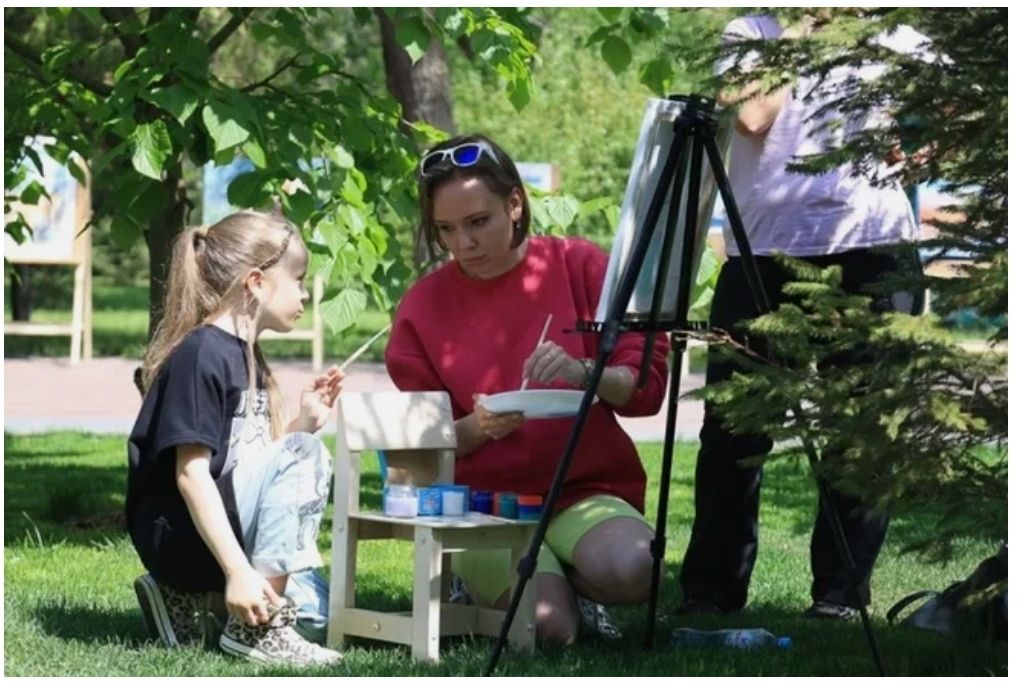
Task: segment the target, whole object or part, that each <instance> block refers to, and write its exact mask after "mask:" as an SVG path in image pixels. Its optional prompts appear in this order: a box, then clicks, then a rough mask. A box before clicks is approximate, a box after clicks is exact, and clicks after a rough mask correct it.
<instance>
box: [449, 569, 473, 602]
mask: <svg viewBox="0 0 1031 688" xmlns="http://www.w3.org/2000/svg"><path fill="white" fill-rule="evenodd" d="M447 601H448V602H450V603H451V604H473V597H472V595H470V594H469V589H468V588H467V587H465V581H464V580H462V579H461V578H459V577H458V576H456V575H454V574H451V590H450V592H449V593H448V598H447Z"/></svg>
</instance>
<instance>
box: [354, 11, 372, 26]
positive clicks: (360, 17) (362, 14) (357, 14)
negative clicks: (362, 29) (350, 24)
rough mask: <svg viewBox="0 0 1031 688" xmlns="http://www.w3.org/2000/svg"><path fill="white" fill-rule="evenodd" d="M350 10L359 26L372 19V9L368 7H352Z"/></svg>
mask: <svg viewBox="0 0 1031 688" xmlns="http://www.w3.org/2000/svg"><path fill="white" fill-rule="evenodd" d="M351 11H352V12H354V18H355V21H357V22H358V25H359V26H365V25H366V24H368V23H369V22H370V21H372V10H371V9H369V8H368V7H352V8H351Z"/></svg>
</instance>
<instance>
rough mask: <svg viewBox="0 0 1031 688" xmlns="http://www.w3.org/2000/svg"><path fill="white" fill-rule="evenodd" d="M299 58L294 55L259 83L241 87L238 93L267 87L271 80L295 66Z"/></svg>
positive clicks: (298, 54)
mask: <svg viewBox="0 0 1031 688" xmlns="http://www.w3.org/2000/svg"><path fill="white" fill-rule="evenodd" d="M300 57H301V54H300V53H297V54H295V55H294V56H293V57H291V58H290V59H289V60H287V61H286V62H284V63H283V64H282V65H280V66H279V67H277V68H276V70H275V71H273V72H272V73H271V74H269V75H268V76H267V77H265V78H264V79H262V80H261V81H255V82H254V83H253V84H248V85H247V86H244V87H242V88H241V89H240V92H241V93H250V92H251V91H255V90H257V89H259V88H262V87H263V86H268V85H269V84H270V83H272V80H273V79H275V78H276V77H277V76H279V75H280V74H282V73H283V72H285V71H286V70H287V69H289V68H290V67H292V66H293V65H295V64H297V60H298V59H299V58H300Z"/></svg>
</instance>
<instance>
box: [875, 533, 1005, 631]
mask: <svg viewBox="0 0 1031 688" xmlns="http://www.w3.org/2000/svg"><path fill="white" fill-rule="evenodd" d="M1006 553H1007V546H1006V545H1003V546H1002V547H1001V548H1000V549H999V552H998V553H997V554H994V555H993V556H990V557H988V558H987V559H985V560H984V561H982V562H981V563H980V564H978V566H977V568H976V569H974V572H973V573H972V574H970V575H969V576H968V577H967V578H966V580H962V581H959V582H957V583H953V584H952V585H950V586H949V587H947V588H945V589H944V590H942V591H941V592H936V591H934V590H922V591H920V592H915V593H913V594H912V595H906V596H905V597H903V598H902V599H901V600H899V601H898V602H896V603H895V604H894V605H893V606H892V608H891V609H889V610H888V613H887V617H888V623H895V620H896V619H897V618H898V616H899V614H900V613H901V612H902V611H903V610H904V609H905V608H906V607H909V606H910V605H912V604H913V603H914V602H918V601H920V600H926V601H925V602H924V603H923V604H922V605H920V606H919V607H917V608H916V610H915V611H913V613H911V614H910V615H909V616H907V617H906V618H905V619H903V620H902V623H904V624H906V625H907V626H913V627H914V628H923V629H927V630H931V631H937V632H939V633H944V634H945V635H950V636H953V637H956V638H962V639H965V640H1000V641H1003V642H1005V641H1006V637H1007V626H1008V624H1007V619H1006V614H1007V609H1006V606H1007V604H1006V603H1007V595H1006V589H1007V580H1008V578H1007V561H1006V560H1007V556H1006Z"/></svg>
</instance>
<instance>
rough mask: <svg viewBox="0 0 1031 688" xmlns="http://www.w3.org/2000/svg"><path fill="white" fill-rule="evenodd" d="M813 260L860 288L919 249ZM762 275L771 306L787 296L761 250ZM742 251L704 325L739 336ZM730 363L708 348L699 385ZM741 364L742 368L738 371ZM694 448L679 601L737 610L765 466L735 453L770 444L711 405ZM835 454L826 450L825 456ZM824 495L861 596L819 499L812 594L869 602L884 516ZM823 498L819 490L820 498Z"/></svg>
mask: <svg viewBox="0 0 1031 688" xmlns="http://www.w3.org/2000/svg"><path fill="white" fill-rule="evenodd" d="M805 260H806V261H807V262H810V263H812V264H814V265H818V266H820V267H826V266H829V265H840V266H841V267H842V273H843V284H842V286H843V287H844V289H845V290H847V291H849V292H850V293H857V292H863V291H865V289H864V288H865V287H866V286H867V285H869V284H870V283H871V282H875V281H877V280H879V279H880V278H882V277H883V276H884V275H885V273H887V272H890V271H897V270H900V269H912V270H919V261H918V258H917V255H916V251H915V250H913V251H912V252H911V253H907V254H906V255H905V256H903V255H901V254H900V253H898V252H894V253H889V252H884V251H883V250H874V249H859V250H854V251H849V252H846V253H840V254H835V255H829V256H817V257H812V258H806V259H805ZM756 261H757V263H758V268H759V274H760V276H761V278H762V280H763V286H764V287H765V289H766V293H767V295H768V297H769V300H770V305H771V307H772V308H774V309H776V308H777V306H778V305H779V304H780V303H782V302H783V301H784V300H785V297H784V295H783V288H784V285H785V284H786V283H787V282H789V281H792V279H793V278H792V276H791V275H790V274H789V273H787V272H786V271H785V270H784V269H783V268H782V267H781V266H779V265H778V264H777V263H776V262H775V260H774V259H773V258H772V257H764V256H758V257H756ZM917 301H918V299H914V298H912V297H911V295H908V294H898V295H896V296H895V297H894V298H891V297H887V296H886V297H883V298H876V299H875V301H874V305H873V308H874V309H875V310H889V309H896V310H907V311H910V312H913V313H918V312H920V310H921V308H922V303H918V302H917ZM757 315H758V313H757V311H756V307H755V305H754V303H753V300H752V295H751V292H750V291H749V289H748V283H747V282H746V281H745V275H744V270H743V267H742V264H741V260H740V258H730V259H729V260H728V261H727V263H726V264H725V265H724V266H723V269H722V271H721V272H720V276H719V279H718V281H717V284H716V290H715V294H714V296H713V304H712V314H711V318H710V320H711V324H712V326H713V327H718V328H721V329H724V330H727V331H728V332H730V333H731V335H732V336H734V338H735V340H737V341H741V340H742V338H743V333H742V328H741V327H740V325H739V324H738V323H739V322H740V321H742V320H745V319H750V318H753V317H755V316H757ZM748 343H749V346H750V347H751V348H752V349H754V350H756V351H757V352H758V353H760V354H763V355H765V353H766V350H767V347H766V343H765V342H764V341H757V339H756V338H755V337H754V336H750V337H749V341H748ZM863 355H864V352H863V351H861V350H859V351H852V352H850V353H849V355H848V356H847V357H843V360H836V361H834V362H833V364H834V365H841V364H845V365H847V364H848V362H849V361H848V359H849V358H851V360H853V361H855V360H859V359H861V357H862V356H863ZM736 370H737V366H735V365H734V364H733V362H731V361H728V360H727V359H726V357H722V356H716V355H712V356H710V357H709V362H708V368H707V370H706V383H707V384H709V383H715V382H719V381H721V380H726V379H727V378H729V377H730V376H731V374H732V373H734V372H735V371H736ZM742 372H743V371H742ZM700 440H701V448H700V449H699V452H698V465H697V468H696V472H695V519H694V525H693V527H692V530H691V542H690V544H689V545H688V547H687V553H686V554H685V555H684V564H683V567H682V569H681V571H680V585H681V588H682V590H683V594H684V599H685V600H689V599H698V600H703V601H707V602H714V603H716V604H717V605H719V607H720V608H721V609H723V610H725V611H736V610H738V609H740V608H742V607H743V606H744V605H745V602H746V600H747V598H748V583H749V580H750V578H751V575H752V569H753V567H754V566H755V557H756V553H757V550H758V545H759V529H758V516H759V489H760V485H761V483H762V469H761V468H753V467H744V466H741V465H740V464H739V461H740V460H741V459H743V458H746V457H755V456H760V455H765V454H767V453H769V451H770V449H771V448H772V446H773V442H772V441H771V440H770V438H769V437H766V436H762V435H737V434H734V433H732V432H730V431H729V429H728V428H727V427H725V426H724V424H723V422H722V421H721V419H720V416H719V412H718V408H715V407H714V406H713V405H711V404H710V403H708V402H706V405H705V418H704V421H703V423H702V430H701V435H700ZM822 459H823V460H825V461H833V460H834V457H833V456H824V457H822ZM830 498H831V500H832V502H833V504H834V507H835V508H836V510H837V513H838V515H839V517H840V518H841V521H842V526H843V527H844V531H845V538H846V541H847V543H848V545H849V548H850V550H851V553H852V557H853V560H854V561H855V563H856V567H857V573H858V576H859V580H860V585H859V591H858V592H859V599H858V600H857V599H855V596H854V594H853V592H852V590H851V586H850V585H849V581H848V577H847V568H846V564H845V562H844V561H842V559H841V558H840V557H839V556H838V553H837V549H836V547H835V544H834V539H833V534H832V531H831V528H830V526H829V524H828V523H827V522H826V519H825V518H824V516H823V511H822V508H823V505H822V504H820V505H819V507H820V510H819V511H818V512H817V516H816V524H815V527H814V529H813V532H812V538H811V541H810V563H811V566H812V572H813V582H812V588H811V594H812V597H813V599H814V600H825V601H830V602H835V603H838V604H846V605H849V606H853V607H855V606H858V605H859V604H863V605H866V604H869V600H870V573H871V571H872V570H873V566H874V562H875V561H876V560H877V555H878V553H879V552H880V549H881V545H882V543H883V542H884V536H885V534H886V533H887V530H888V516H887V515H886V514H883V513H881V514H875V513H873V512H872V511H870V510H869V509H866V508H864V506H863V505H862V504H861V503H860V502H859V501H858V500H856V499H855V498H853V497H851V496H849V495H846V494H842V493H841V492H839V491H837V490H834V489H831V490H830ZM821 501H822V498H821Z"/></svg>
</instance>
